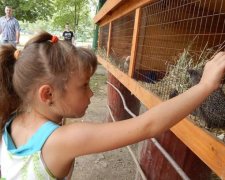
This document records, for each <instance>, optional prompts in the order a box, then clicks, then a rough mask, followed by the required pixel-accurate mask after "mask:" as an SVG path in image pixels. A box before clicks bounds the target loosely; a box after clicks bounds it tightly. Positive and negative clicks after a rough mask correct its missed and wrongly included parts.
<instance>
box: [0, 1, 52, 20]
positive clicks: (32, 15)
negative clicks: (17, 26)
mask: <svg viewBox="0 0 225 180" xmlns="http://www.w3.org/2000/svg"><path fill="white" fill-rule="evenodd" d="M53 2H54V0H33V1H31V0H1V1H0V15H1V16H3V15H5V10H4V9H5V6H12V8H13V9H14V16H15V17H16V18H17V19H18V20H20V21H28V22H35V21H37V20H48V19H49V18H50V17H52V15H53V14H54V12H55V11H54V4H53Z"/></svg>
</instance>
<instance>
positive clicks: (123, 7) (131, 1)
mask: <svg viewBox="0 0 225 180" xmlns="http://www.w3.org/2000/svg"><path fill="white" fill-rule="evenodd" d="M107 2H108V3H109V1H107ZM107 2H106V4H107ZM150 2H154V0H139V1H137V0H126V1H123V2H122V3H120V5H119V6H117V9H116V11H111V12H110V15H106V16H102V18H101V19H99V20H98V24H99V25H100V26H104V25H105V24H107V23H109V22H111V21H113V20H115V19H118V18H120V17H122V16H124V15H126V14H128V13H129V12H131V11H133V10H135V9H137V8H139V7H142V6H144V5H146V4H147V3H150ZM97 15H98V14H97ZM97 15H96V16H97Z"/></svg>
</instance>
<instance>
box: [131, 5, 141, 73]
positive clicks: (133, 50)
mask: <svg viewBox="0 0 225 180" xmlns="http://www.w3.org/2000/svg"><path fill="white" fill-rule="evenodd" d="M140 16H141V10H140V8H138V9H136V12H135V21H134V32H133V39H132V47H131V55H130V64H129V71H128V75H129V76H130V77H133V75H134V68H135V67H134V66H135V60H136V54H137V43H138V34H139V25H140Z"/></svg>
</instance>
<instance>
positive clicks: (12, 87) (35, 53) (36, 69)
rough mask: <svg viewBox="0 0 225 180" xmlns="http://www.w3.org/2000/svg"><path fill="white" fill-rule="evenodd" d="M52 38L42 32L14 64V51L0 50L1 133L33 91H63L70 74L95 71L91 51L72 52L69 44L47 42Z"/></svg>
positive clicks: (29, 99)
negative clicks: (45, 87)
mask: <svg viewBox="0 0 225 180" xmlns="http://www.w3.org/2000/svg"><path fill="white" fill-rule="evenodd" d="M52 37H53V36H52V35H51V34H49V33H47V32H42V33H40V34H38V35H37V36H35V37H34V38H32V39H31V40H30V41H28V42H27V44H26V45H25V47H24V50H23V51H21V53H20V55H19V57H18V59H17V60H16V58H15V56H14V53H15V51H16V48H14V47H13V46H12V45H2V46H1V47H0V120H1V130H2V129H3V127H4V125H5V123H6V121H7V120H8V118H9V116H10V114H11V113H12V112H14V111H15V110H17V109H18V108H19V107H20V108H21V107H25V105H28V104H29V103H30V102H31V101H32V99H33V97H32V95H33V93H34V92H35V90H36V89H37V88H38V87H39V86H40V85H41V84H43V83H48V84H51V86H53V87H55V88H58V89H60V90H61V91H64V87H65V84H66V82H67V81H68V79H69V78H70V75H71V73H72V72H75V73H82V72H85V73H89V74H90V76H91V75H92V74H93V73H94V72H95V70H96V67H97V58H96V56H95V54H94V52H92V51H91V50H88V49H85V48H76V47H75V46H73V45H72V44H71V43H68V42H66V41H61V40H59V41H58V42H56V43H53V42H52V41H51V39H52Z"/></svg>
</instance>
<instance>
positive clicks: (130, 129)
mask: <svg viewBox="0 0 225 180" xmlns="http://www.w3.org/2000/svg"><path fill="white" fill-rule="evenodd" d="M224 72H225V53H219V54H217V55H216V56H215V57H214V58H213V60H211V61H209V62H208V63H207V64H206V66H205V69H204V72H203V76H202V79H201V81H200V83H199V84H197V85H196V86H193V87H192V88H190V89H189V90H187V91H186V92H184V93H183V94H180V95H179V96H177V97H175V98H172V99H170V100H168V101H165V102H162V103H161V104H159V105H158V106H155V107H153V108H151V109H150V110H149V111H147V112H145V113H144V114H142V115H140V116H138V117H136V118H132V119H129V120H125V121H119V122H116V123H104V124H88V123H75V124H72V125H67V126H64V127H61V128H59V129H58V130H56V132H55V133H54V134H53V137H52V138H50V139H49V140H48V141H47V144H46V145H47V146H48V147H53V148H52V149H51V148H49V149H48V151H49V150H52V152H53V151H54V157H55V155H57V156H58V157H59V159H60V161H62V164H63V163H66V162H68V161H69V160H72V159H73V158H74V157H77V156H80V155H85V154H90V153H97V152H102V151H108V150H112V149H115V148H119V147H122V146H126V145H128V144H132V143H136V142H138V141H141V140H143V139H146V138H150V137H154V136H156V135H157V134H160V133H162V132H163V131H165V130H167V129H169V128H171V127H172V126H173V125H175V124H176V123H177V122H179V121H180V120H182V119H183V118H184V117H186V116H187V115H188V114H190V113H191V112H192V111H193V110H194V109H195V108H196V107H198V106H199V105H200V104H201V102H202V101H204V100H205V99H206V98H207V97H208V96H209V95H210V94H211V93H212V92H213V91H214V90H216V89H217V88H218V87H219V85H220V82H221V79H222V78H223V75H224ZM62 152H63V153H62ZM47 158H50V156H49V157H47ZM52 158H53V157H52Z"/></svg>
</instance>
